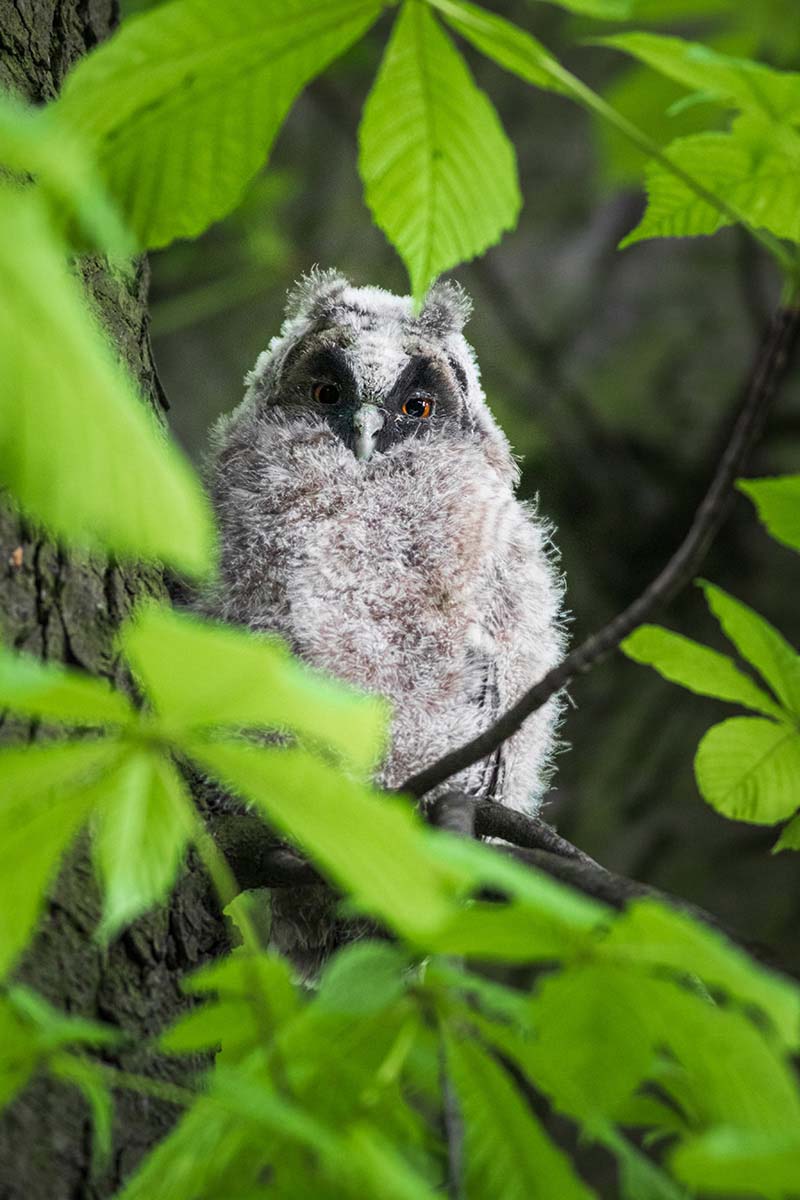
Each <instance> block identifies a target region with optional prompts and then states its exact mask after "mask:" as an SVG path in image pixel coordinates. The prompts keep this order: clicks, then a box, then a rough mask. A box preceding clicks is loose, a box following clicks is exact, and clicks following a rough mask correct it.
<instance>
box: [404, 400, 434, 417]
mask: <svg viewBox="0 0 800 1200" xmlns="http://www.w3.org/2000/svg"><path fill="white" fill-rule="evenodd" d="M432 408H433V405H432V404H431V402H430V400H429V399H428V398H427V396H409V398H408V400H406V401H404V403H403V407H402V409H401V412H402V413H403V416H405V417H418V418H419V420H420V421H424V420H425V419H426V418H427V417H429V416H430V415H431V409H432Z"/></svg>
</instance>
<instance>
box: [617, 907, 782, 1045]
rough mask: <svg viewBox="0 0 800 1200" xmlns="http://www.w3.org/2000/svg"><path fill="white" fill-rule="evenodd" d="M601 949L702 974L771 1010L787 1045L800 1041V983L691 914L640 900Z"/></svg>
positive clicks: (639, 962) (640, 964) (639, 963)
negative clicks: (765, 963) (751, 955)
mask: <svg viewBox="0 0 800 1200" xmlns="http://www.w3.org/2000/svg"><path fill="white" fill-rule="evenodd" d="M598 953H599V954H600V955H601V956H602V957H603V958H606V957H607V956H610V957H611V958H612V959H613V960H614V961H616V962H618V963H620V964H622V963H625V964H628V965H629V966H631V967H634V968H637V969H640V968H647V969H655V970H658V971H660V970H662V969H663V968H664V967H667V968H669V969H670V970H674V971H676V972H678V974H679V975H696V976H697V977H699V978H700V979H702V980H703V982H704V983H705V984H706V985H707V986H708V987H711V988H715V989H721V990H723V991H725V992H727V993H728V995H730V996H731V997H733V998H734V999H735V1000H736V1001H738V1002H739V1003H740V1004H742V1005H747V1006H752V1007H753V1008H758V1009H760V1010H761V1011H762V1012H764V1013H766V1015H767V1016H768V1017H769V1019H770V1021H771V1023H772V1025H773V1026H774V1028H775V1029H776V1030H777V1032H778V1034H779V1035H780V1037H781V1040H782V1041H783V1043H784V1045H786V1046H788V1047H789V1048H790V1049H793V1050H794V1049H797V1048H798V1046H800V986H798V984H797V983H795V982H794V980H790V979H785V978H783V977H782V976H780V975H777V974H775V973H774V972H772V971H768V970H767V969H766V968H765V967H763V966H761V964H759V963H757V962H756V961H755V960H754V959H752V958H750V957H749V956H748V955H747V954H745V953H744V951H742V950H740V949H739V948H738V946H735V945H734V944H733V943H732V942H729V941H728V940H727V939H726V938H725V937H723V935H722V934H720V933H718V932H717V931H716V930H714V929H709V928H708V927H707V926H706V925H701V924H700V923H699V922H698V921H694V920H692V919H691V917H689V916H688V915H687V914H686V913H682V912H679V911H678V910H677V909H674V908H669V907H667V905H664V904H657V903H656V902H655V901H654V900H634V901H632V902H631V904H630V905H629V906H628V907H627V908H626V909H625V910H624V911H623V912H621V913H620V914H619V916H617V917H615V918H614V921H613V922H612V923H611V925H610V926H609V929H608V932H607V933H606V935H605V936H604V937H603V939H602V941H601V942H600V944H599V949H598Z"/></svg>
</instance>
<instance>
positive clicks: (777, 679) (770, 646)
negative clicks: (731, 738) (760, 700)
mask: <svg viewBox="0 0 800 1200" xmlns="http://www.w3.org/2000/svg"><path fill="white" fill-rule="evenodd" d="M702 588H703V591H704V592H705V597H706V600H707V602H708V607H709V608H710V609H711V611H712V612H713V614H714V616H715V617H716V618H717V620H718V621H719V623H720V625H721V626H722V629H723V631H724V633H725V634H726V636H727V637H728V638H730V640H731V641H732V642H733V644H734V646H735V647H736V649H737V650H738V651H739V653H740V654H741V656H742V658H746V659H747V661H748V662H750V663H752V664H753V666H754V667H755V668H756V669H757V670H758V671H760V672H761V674H762V675H763V676H764V678H765V679H766V681H767V683H768V684H769V685H770V687H771V688H772V690H773V692H774V693H775V695H776V696H777V697H778V698H779V699H780V701H781V703H782V704H783V705H784V706H785V707H786V708H787V709H788V710H789V712H791V713H794V715H795V716H800V657H799V656H798V655H797V653H796V651H795V650H794V649H793V648H792V647H791V646H790V645H789V643H788V642H787V641H786V639H785V638H784V637H783V636H782V635H781V634H780V633H778V631H777V629H775V628H774V627H773V626H772V625H770V623H769V621H766V620H765V619H764V618H763V617H760V616H759V615H758V613H757V612H754V611H753V609H752V608H748V606H747V605H746V604H743V603H742V602H741V600H736V599H734V597H733V596H729V595H728V593H727V592H723V590H722V588H718V587H715V586H714V584H712V583H703V584H702ZM762 711H763V710H762Z"/></svg>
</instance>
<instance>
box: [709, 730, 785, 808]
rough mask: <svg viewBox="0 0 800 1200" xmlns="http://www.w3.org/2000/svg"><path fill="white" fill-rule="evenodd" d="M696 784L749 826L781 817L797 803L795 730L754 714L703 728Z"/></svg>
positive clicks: (711, 800) (718, 805)
mask: <svg viewBox="0 0 800 1200" xmlns="http://www.w3.org/2000/svg"><path fill="white" fill-rule="evenodd" d="M694 771H695V778H696V780H697V786H698V788H699V789H700V791H701V793H702V794H703V796H704V797H705V799H706V800H707V801H708V803H709V804H710V805H711V806H712V808H715V809H716V810H717V812H721V813H722V814H723V815H724V816H726V817H732V818H733V819H734V820H736V821H749V822H750V823H751V824H753V825H774V824H775V822H776V821H785V820H786V818H787V817H790V816H791V815H792V813H793V812H794V811H795V810H796V809H797V807H798V805H800V733H798V731H797V730H796V729H792V728H791V727H790V726H788V725H783V724H777V723H776V722H774V721H765V720H763V719H762V718H760V717H732V718H731V719H730V720H729V721H723V722H722V723H721V724H720V725H714V726H712V727H711V729H709V731H708V733H707V734H706V735H705V737H704V738H703V740H702V741H701V743H700V745H699V746H698V748H697V756H696V758H695V760H694Z"/></svg>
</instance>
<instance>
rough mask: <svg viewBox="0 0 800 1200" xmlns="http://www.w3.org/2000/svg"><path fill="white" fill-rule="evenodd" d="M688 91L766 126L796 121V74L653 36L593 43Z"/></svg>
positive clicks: (799, 90)
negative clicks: (748, 113) (766, 121)
mask: <svg viewBox="0 0 800 1200" xmlns="http://www.w3.org/2000/svg"><path fill="white" fill-rule="evenodd" d="M597 41H598V42H599V43H600V44H601V45H604V46H611V47H613V48H614V49H617V50H622V51H623V52H624V53H626V54H630V55H632V56H633V57H634V58H637V59H638V60H639V61H640V62H643V63H647V65H648V66H649V67H652V68H653V69H654V70H656V71H660V72H661V73H662V74H663V75H667V76H668V77H669V78H670V79H674V80H676V81H677V82H678V83H681V84H683V85H684V86H685V87H687V88H689V89H690V90H691V91H702V92H709V93H712V94H713V95H715V96H716V97H718V98H719V99H720V100H724V101H726V102H727V103H729V104H730V105H731V107H734V108H738V109H741V110H743V111H754V112H757V113H760V114H761V115H762V116H765V117H768V118H769V119H770V120H771V121H786V122H798V121H800V74H798V73H797V72H794V71H776V70H775V69H774V68H773V67H766V66H764V65H763V63H758V62H753V61H752V60H751V59H747V58H732V57H731V56H730V55H727V54H720V53H719V51H717V50H712V49H711V47H710V46H705V45H702V44H701V43H699V42H686V41H684V40H683V39H682V38H677V37H667V36H664V35H662V34H657V33H619V34H615V35H614V36H612V37H605V38H598V39H597Z"/></svg>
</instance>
